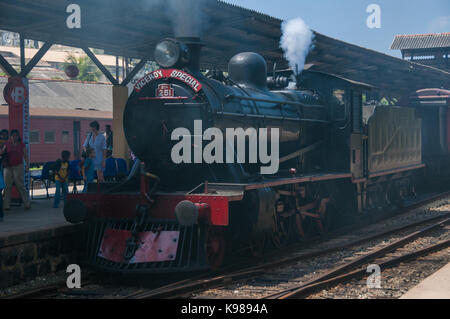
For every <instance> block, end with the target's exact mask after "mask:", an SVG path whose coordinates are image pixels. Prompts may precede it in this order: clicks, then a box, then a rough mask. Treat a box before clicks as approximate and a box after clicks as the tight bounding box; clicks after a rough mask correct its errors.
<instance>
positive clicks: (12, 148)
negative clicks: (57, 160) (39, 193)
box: [0, 130, 31, 210]
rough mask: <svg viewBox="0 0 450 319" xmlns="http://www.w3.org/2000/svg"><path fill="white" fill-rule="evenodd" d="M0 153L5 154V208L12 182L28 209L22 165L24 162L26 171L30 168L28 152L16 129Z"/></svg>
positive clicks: (9, 201)
mask: <svg viewBox="0 0 450 319" xmlns="http://www.w3.org/2000/svg"><path fill="white" fill-rule="evenodd" d="M0 154H1V155H4V154H6V161H5V162H6V167H5V168H4V170H3V172H4V179H5V184H6V187H5V201H4V208H5V210H9V205H10V203H11V189H12V185H13V183H14V184H16V187H17V190H18V191H19V194H20V197H21V198H22V201H23V202H24V204H25V208H26V209H30V208H31V204H30V198H29V197H28V192H27V190H26V189H25V185H24V174H25V171H24V165H23V163H24V162H25V170H26V171H27V172H28V170H29V168H30V167H29V163H28V153H27V148H26V146H25V144H24V143H22V141H21V140H20V135H19V131H18V130H12V131H11V141H9V142H6V143H5V145H4V146H3V148H2V150H1V151H0Z"/></svg>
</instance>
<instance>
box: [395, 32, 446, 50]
mask: <svg viewBox="0 0 450 319" xmlns="http://www.w3.org/2000/svg"><path fill="white" fill-rule="evenodd" d="M432 48H450V32H449V33H434V34H413V35H397V36H395V38H394V41H393V42H392V45H391V50H406V49H432Z"/></svg>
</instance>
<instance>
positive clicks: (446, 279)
mask: <svg viewBox="0 0 450 319" xmlns="http://www.w3.org/2000/svg"><path fill="white" fill-rule="evenodd" d="M400 299H450V263H449V264H447V265H446V266H444V267H442V268H441V269H439V270H438V271H437V272H435V273H434V274H432V275H431V276H429V277H427V278H426V279H425V280H424V281H422V282H421V283H420V284H418V285H417V286H415V287H414V288H412V289H411V290H410V291H408V292H407V293H406V294H404V295H403V296H402V297H401V298H400Z"/></svg>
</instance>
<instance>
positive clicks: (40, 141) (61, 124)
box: [0, 108, 112, 164]
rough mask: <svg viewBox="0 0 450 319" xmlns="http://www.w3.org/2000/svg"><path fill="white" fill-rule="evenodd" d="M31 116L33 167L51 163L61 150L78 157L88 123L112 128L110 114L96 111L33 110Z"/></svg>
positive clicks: (0, 117) (1, 119)
mask: <svg viewBox="0 0 450 319" xmlns="http://www.w3.org/2000/svg"><path fill="white" fill-rule="evenodd" d="M5 111H6V112H5ZM30 113H31V114H30V115H31V116H30V158H31V160H30V162H31V163H32V164H41V163H45V162H48V161H54V160H56V159H57V158H59V157H60V156H61V151H63V150H68V151H70V153H71V154H72V155H71V156H72V159H73V158H77V157H78V156H79V155H80V149H81V145H82V144H83V143H84V140H85V138H86V136H87V133H88V132H89V131H90V129H89V123H90V122H92V121H94V120H96V121H98V122H99V123H100V128H101V129H104V127H105V125H107V124H109V125H112V119H111V117H110V116H109V114H107V113H106V114H105V113H103V114H101V113H100V112H96V111H83V110H67V111H66V110H52V109H36V108H32V109H31V111H30ZM0 128H2V129H3V128H5V129H8V114H7V110H6V109H3V110H1V109H0Z"/></svg>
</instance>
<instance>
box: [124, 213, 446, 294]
mask: <svg viewBox="0 0 450 319" xmlns="http://www.w3.org/2000/svg"><path fill="white" fill-rule="evenodd" d="M449 216H450V213H448V214H443V215H440V216H434V217H432V218H427V219H424V220H421V221H418V222H414V223H410V224H408V225H402V226H400V227H396V228H394V229H390V230H387V231H384V232H381V233H377V234H374V235H370V236H367V237H364V238H360V239H357V240H354V241H350V242H348V243H344V244H342V245H337V246H333V247H329V248H326V249H323V250H319V251H313V252H309V253H304V254H298V255H297V256H294V257H287V258H284V259H280V260H278V261H276V262H270V263H265V264H263V265H259V266H255V267H249V268H247V269H246V270H243V271H238V272H231V273H229V274H222V275H220V276H216V277H212V278H205V277H204V278H201V279H199V280H194V281H192V280H184V281H183V283H182V284H180V285H178V283H173V284H170V285H167V286H163V287H160V288H157V289H155V290H152V291H149V292H144V293H140V294H133V295H130V296H129V297H130V298H136V299H150V298H175V297H179V296H182V295H186V294H188V293H194V292H197V291H199V290H200V291H201V290H205V289H206V288H217V287H220V286H224V285H227V284H231V283H233V282H236V281H238V280H243V279H249V278H252V277H255V276H259V275H262V274H265V273H266V272H267V271H268V270H270V269H274V268H277V267H280V266H286V265H288V264H290V263H294V262H297V261H299V260H301V259H307V258H312V257H317V256H320V255H324V254H327V253H331V252H334V251H337V250H340V249H343V248H348V247H351V246H355V245H358V244H362V243H364V242H367V241H371V240H374V239H377V238H380V237H383V236H387V235H390V234H393V233H396V232H399V231H403V230H406V229H408V228H412V227H417V226H420V225H422V224H424V223H430V222H434V221H436V220H439V219H442V218H446V219H445V220H441V221H439V222H438V223H437V224H434V225H432V226H429V227H426V228H425V229H424V230H421V231H417V232H414V233H412V234H410V235H408V236H406V237H404V238H402V239H401V240H397V241H396V242H395V244H396V247H398V246H400V245H402V244H404V243H406V242H407V241H410V240H412V239H414V238H417V237H418V236H420V234H422V233H424V232H427V231H430V230H432V229H435V228H437V227H438V226H440V225H442V224H443V223H446V222H448V221H449V220H450V218H448V217H449ZM393 249H394V248H392V249H391V250H393ZM388 250H389V248H388V247H386V248H383V250H381V251H380V254H381V253H382V252H383V251H385V252H387V251H388ZM363 257H364V256H363ZM360 259H362V258H360ZM361 262H363V261H361ZM345 269H346V268H344V269H342V270H340V272H336V273H341V272H342V271H344V270H345ZM329 276H332V274H331V273H330V274H329ZM327 278H328V277H327ZM319 280H324V279H322V278H318V279H316V280H314V282H316V281H319ZM312 283H313V282H308V284H312Z"/></svg>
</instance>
